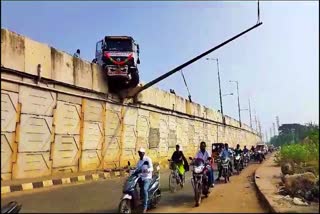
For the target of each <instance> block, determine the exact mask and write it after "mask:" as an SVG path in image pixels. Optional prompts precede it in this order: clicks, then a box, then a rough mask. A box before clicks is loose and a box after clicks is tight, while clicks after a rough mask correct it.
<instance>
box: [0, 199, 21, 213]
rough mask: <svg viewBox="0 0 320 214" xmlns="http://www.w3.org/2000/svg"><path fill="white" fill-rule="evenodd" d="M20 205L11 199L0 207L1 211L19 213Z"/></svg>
mask: <svg viewBox="0 0 320 214" xmlns="http://www.w3.org/2000/svg"><path fill="white" fill-rule="evenodd" d="M21 207H22V205H21V204H18V202H16V201H11V202H9V203H8V204H6V205H4V206H3V207H2V208H1V213H19V211H20V210H21Z"/></svg>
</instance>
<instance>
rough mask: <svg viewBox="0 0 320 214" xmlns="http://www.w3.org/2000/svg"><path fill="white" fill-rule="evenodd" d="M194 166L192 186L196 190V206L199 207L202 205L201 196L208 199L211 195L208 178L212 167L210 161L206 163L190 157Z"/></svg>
mask: <svg viewBox="0 0 320 214" xmlns="http://www.w3.org/2000/svg"><path fill="white" fill-rule="evenodd" d="M189 159H190V160H191V161H192V162H191V165H193V171H192V178H191V184H192V187H193V190H194V200H195V205H196V207H198V206H199V205H200V203H201V195H202V194H203V195H204V196H205V197H208V194H209V178H208V176H207V172H208V169H209V168H210V167H211V166H210V163H209V162H208V161H210V160H211V158H210V157H209V158H208V161H206V162H204V161H203V160H202V159H199V158H195V159H193V158H192V157H189Z"/></svg>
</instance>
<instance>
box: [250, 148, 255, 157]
mask: <svg viewBox="0 0 320 214" xmlns="http://www.w3.org/2000/svg"><path fill="white" fill-rule="evenodd" d="M250 153H251V155H250V159H256V152H255V148H254V146H251V149H250Z"/></svg>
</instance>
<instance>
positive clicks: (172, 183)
mask: <svg viewBox="0 0 320 214" xmlns="http://www.w3.org/2000/svg"><path fill="white" fill-rule="evenodd" d="M168 161H169V162H170V170H171V173H170V175H169V189H170V191H171V192H176V191H177V189H178V186H180V188H181V189H182V188H183V186H184V183H185V173H184V174H183V176H182V179H181V178H180V176H179V171H178V168H177V165H176V164H175V163H174V162H173V161H172V160H170V159H168Z"/></svg>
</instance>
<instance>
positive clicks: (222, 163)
mask: <svg viewBox="0 0 320 214" xmlns="http://www.w3.org/2000/svg"><path fill="white" fill-rule="evenodd" d="M215 162H216V163H217V164H218V169H219V171H220V169H221V172H222V173H221V174H222V176H223V177H224V182H225V183H227V182H228V181H230V176H231V164H230V159H229V158H221V157H220V156H218V157H217V158H216V159H215Z"/></svg>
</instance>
